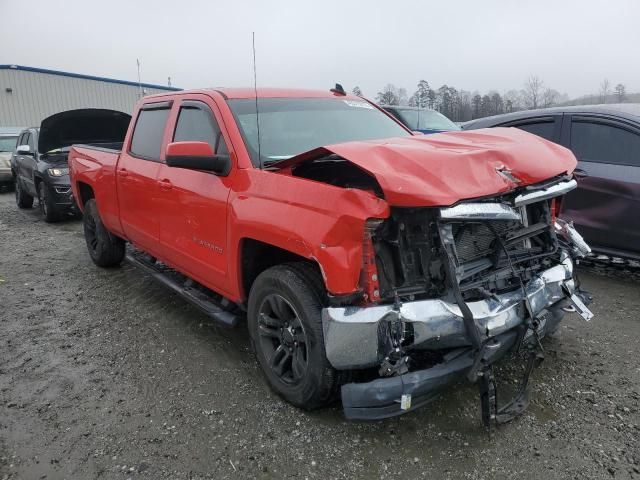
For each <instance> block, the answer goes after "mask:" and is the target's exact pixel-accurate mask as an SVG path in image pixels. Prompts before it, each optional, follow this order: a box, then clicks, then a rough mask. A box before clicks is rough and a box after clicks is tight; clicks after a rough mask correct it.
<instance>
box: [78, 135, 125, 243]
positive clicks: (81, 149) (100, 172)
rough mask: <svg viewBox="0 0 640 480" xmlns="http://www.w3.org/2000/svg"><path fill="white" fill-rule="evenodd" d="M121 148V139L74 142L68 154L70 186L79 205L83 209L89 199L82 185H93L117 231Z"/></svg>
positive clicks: (109, 222)
mask: <svg viewBox="0 0 640 480" xmlns="http://www.w3.org/2000/svg"><path fill="white" fill-rule="evenodd" d="M121 149H122V142H114V143H96V144H91V145H73V146H72V147H71V150H70V151H69V158H68V163H69V174H70V176H71V188H72V190H73V195H74V197H75V198H76V202H77V204H78V207H79V208H80V209H81V210H84V203H85V202H86V201H87V199H88V195H87V191H86V190H83V185H87V186H89V185H91V186H92V187H93V188H92V195H93V196H94V197H95V199H96V202H97V203H98V205H100V215H101V216H102V219H103V222H104V224H105V226H106V227H107V228H108V229H109V230H111V231H112V232H114V233H116V234H120V233H121V232H122V227H121V224H120V220H119V211H118V210H119V209H118V202H117V201H116V199H115V197H114V192H116V165H117V163H118V157H119V156H120V150H121Z"/></svg>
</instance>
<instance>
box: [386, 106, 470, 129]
mask: <svg viewBox="0 0 640 480" xmlns="http://www.w3.org/2000/svg"><path fill="white" fill-rule="evenodd" d="M389 111H390V112H391V113H393V114H394V115H395V116H396V117H397V118H398V119H399V120H400V121H401V122H402V123H404V124H405V125H406V126H407V127H409V128H410V129H411V130H444V131H455V130H460V127H459V126H458V125H456V124H455V123H453V122H452V121H451V120H449V119H448V118H447V117H445V116H444V115H442V114H441V113H440V112H436V111H435V110H414V109H410V108H407V109H404V108H393V109H389Z"/></svg>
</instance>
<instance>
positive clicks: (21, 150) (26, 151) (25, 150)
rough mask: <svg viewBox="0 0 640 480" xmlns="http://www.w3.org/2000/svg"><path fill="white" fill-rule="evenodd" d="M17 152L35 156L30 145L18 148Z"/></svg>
mask: <svg viewBox="0 0 640 480" xmlns="http://www.w3.org/2000/svg"><path fill="white" fill-rule="evenodd" d="M16 152H17V153H18V154H20V155H33V152H32V151H31V147H30V146H29V145H20V146H19V147H18V148H16Z"/></svg>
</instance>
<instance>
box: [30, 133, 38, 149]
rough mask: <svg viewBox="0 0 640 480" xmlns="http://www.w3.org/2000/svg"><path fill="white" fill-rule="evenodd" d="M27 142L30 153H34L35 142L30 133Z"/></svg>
mask: <svg viewBox="0 0 640 480" xmlns="http://www.w3.org/2000/svg"><path fill="white" fill-rule="evenodd" d="M28 142H29V148H30V149H31V151H32V152H35V151H36V140H35V138H34V135H33V133H30V134H29V140H28Z"/></svg>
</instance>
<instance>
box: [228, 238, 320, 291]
mask: <svg viewBox="0 0 640 480" xmlns="http://www.w3.org/2000/svg"><path fill="white" fill-rule="evenodd" d="M238 253H239V258H238V272H239V279H238V282H239V286H240V294H241V298H242V300H243V301H245V302H246V301H247V299H248V298H249V292H250V291H251V287H252V285H253V283H254V282H255V280H256V278H257V277H258V275H260V274H261V273H262V272H264V271H265V270H267V269H269V268H271V267H275V266H277V265H282V264H285V263H294V262H302V263H305V264H308V265H310V266H311V267H312V268H313V269H315V270H316V271H317V272H318V274H319V275H320V278H322V279H323V288H325V291H326V284H325V281H324V275H323V271H322V268H321V266H320V264H319V263H318V262H317V261H316V260H315V259H312V258H308V257H304V256H302V255H300V254H298V253H295V252H292V251H291V250H287V249H284V248H281V247H278V246H276V245H273V244H271V243H266V242H263V241H260V240H256V239H254V238H249V237H245V238H242V239H241V240H240V245H239V249H238Z"/></svg>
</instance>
